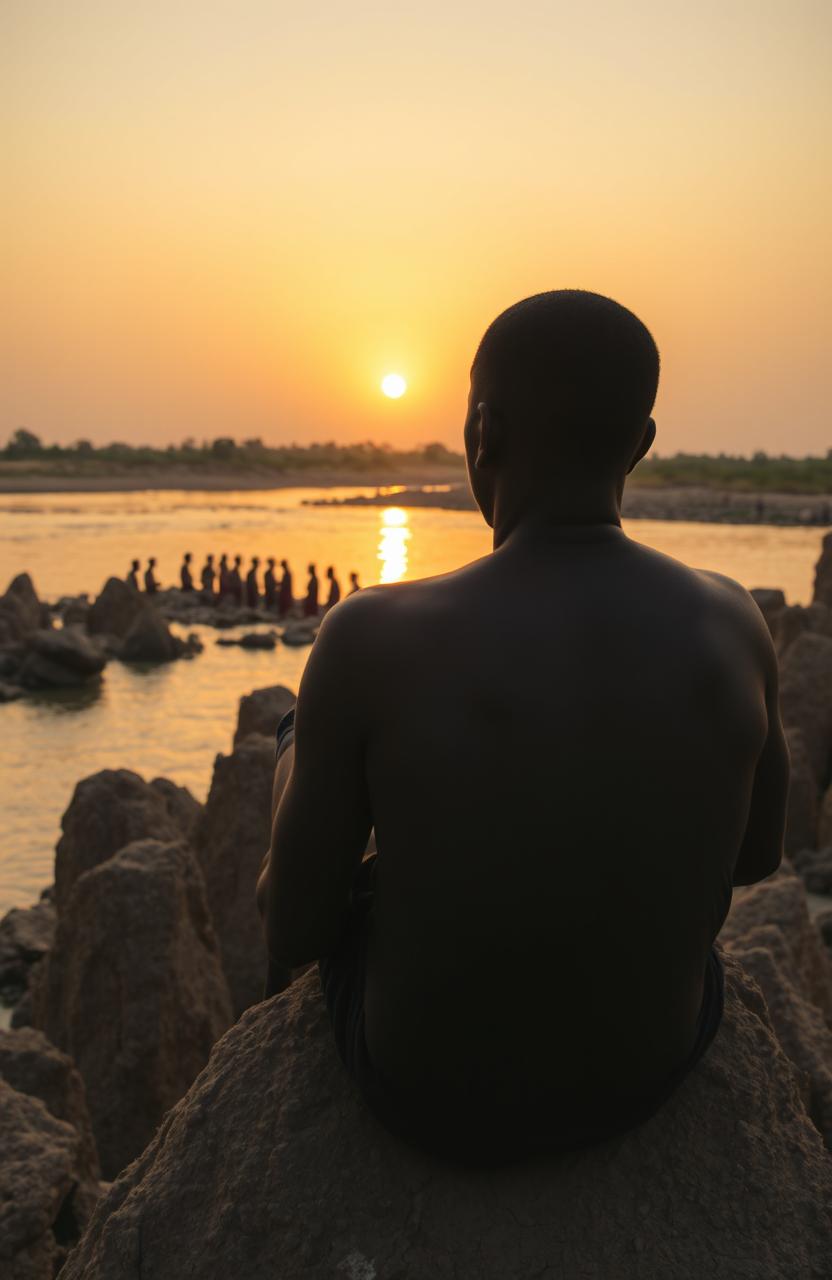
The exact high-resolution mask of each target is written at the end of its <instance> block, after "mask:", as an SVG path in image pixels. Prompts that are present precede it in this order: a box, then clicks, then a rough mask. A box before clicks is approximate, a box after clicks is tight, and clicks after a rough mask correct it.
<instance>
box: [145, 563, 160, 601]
mask: <svg viewBox="0 0 832 1280" xmlns="http://www.w3.org/2000/svg"><path fill="white" fill-rule="evenodd" d="M155 568H156V559H155V557H154V556H151V558H150V559H149V560H148V562H147V568H146V569H145V571H144V589H145V593H146V594H147V595H149V596H155V594H156V592H157V591H158V590H159V583H158V582H157V581H156V574H155V573H154V569H155Z"/></svg>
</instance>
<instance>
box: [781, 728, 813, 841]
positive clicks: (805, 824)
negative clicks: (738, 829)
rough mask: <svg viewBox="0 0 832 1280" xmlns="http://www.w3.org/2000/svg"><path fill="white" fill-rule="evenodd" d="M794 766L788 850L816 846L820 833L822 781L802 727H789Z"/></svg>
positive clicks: (789, 811)
mask: <svg viewBox="0 0 832 1280" xmlns="http://www.w3.org/2000/svg"><path fill="white" fill-rule="evenodd" d="M786 741H787V743H788V747H789V757H790V760H791V768H790V773H789V797H788V802H787V805H786V833H785V836H784V839H783V846H784V848H785V850H786V853H793V852H794V851H795V850H796V849H812V848H814V846H815V844H816V843H817V833H818V784H817V779H816V777H815V774H814V771H813V769H812V763H811V761H810V759H809V753H808V751H807V750H806V743H805V742H804V740H803V734H802V733H801V732H800V730H799V729H795V728H791V729H787V730H786Z"/></svg>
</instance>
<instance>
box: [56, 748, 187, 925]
mask: <svg viewBox="0 0 832 1280" xmlns="http://www.w3.org/2000/svg"><path fill="white" fill-rule="evenodd" d="M195 806H196V811H195ZM200 811H201V806H198V804H197V801H196V800H194V798H193V796H191V794H190V792H188V791H187V790H186V789H185V788H184V787H177V786H176V785H175V784H174V783H172V782H168V781H167V779H164V778H157V779H156V780H155V781H154V782H152V783H147V782H145V781H144V779H143V778H140V777H139V775H138V774H137V773H132V772H131V771H130V770H129V769H102V770H101V771H100V773H94V774H92V775H91V776H90V777H89V778H84V779H83V781H81V782H79V783H78V785H77V787H76V788H75V791H74V792H73V796H72V800H71V801H70V804H69V808H68V809H67V810H66V813H65V814H64V816H63V817H62V819H61V830H62V832H63V834H62V835H61V838H60V840H59V841H58V844H57V848H56V849H55V901H56V904H57V906H58V910H59V911H60V910H62V909H63V906H64V904H65V903H66V901H67V900H68V897H69V893H70V891H71V889H72V886H73V885H74V883H75V881H76V880H77V879H78V877H79V876H80V875H81V874H82V873H83V872H84V871H89V870H90V869H91V868H92V867H96V866H98V865H99V863H101V862H106V860H107V859H108V858H111V857H112V856H113V854H114V853H117V852H118V850H119V849H123V848H124V846H125V845H128V844H130V843H132V841H134V840H143V839H145V838H151V839H154V840H162V841H177V840H179V839H181V838H182V837H183V836H184V837H185V838H186V839H189V838H190V836H191V835H192V834H193V829H194V825H195V819H197V818H198V816H199V812H200Z"/></svg>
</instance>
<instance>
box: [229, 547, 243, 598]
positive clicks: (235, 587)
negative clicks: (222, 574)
mask: <svg viewBox="0 0 832 1280" xmlns="http://www.w3.org/2000/svg"><path fill="white" fill-rule="evenodd" d="M242 563H243V557H242V556H235V557H234V564H233V565H232V567H231V569H230V570H229V571H228V591H229V594H230V595H231V598H232V599H233V601H234V603H235V604H236V605H237V607H238V608H240V607H242V603H243V575H242V572H241V570H240V566H241V565H242Z"/></svg>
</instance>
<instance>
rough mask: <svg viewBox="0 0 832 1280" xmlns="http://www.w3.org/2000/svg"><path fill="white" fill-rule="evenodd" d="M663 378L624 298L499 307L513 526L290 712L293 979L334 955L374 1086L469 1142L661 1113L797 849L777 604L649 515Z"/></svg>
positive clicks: (285, 822)
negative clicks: (687, 552) (648, 486)
mask: <svg viewBox="0 0 832 1280" xmlns="http://www.w3.org/2000/svg"><path fill="white" fill-rule="evenodd" d="M658 376H659V355H658V351H657V349H656V345H655V343H654V341H653V338H652V337H651V335H650V333H649V332H648V330H647V329H646V328H645V326H644V325H643V324H642V322H641V321H640V320H638V319H637V318H636V316H634V315H633V314H632V312H630V311H627V310H626V309H625V308H624V307H621V306H619V305H618V304H617V303H615V302H613V301H611V300H610V299H609V298H604V297H601V296H599V295H597V294H592V293H584V292H581V291H577V290H560V291H556V292H551V293H544V294H539V295H537V296H535V297H533V298H527V299H525V300H524V301H523V302H520V303H518V304H516V305H515V306H513V307H510V308H509V309H508V310H507V311H506V312H504V313H503V314H502V315H500V316H499V317H498V318H497V319H496V320H495V321H494V323H493V324H492V325H491V326H490V327H489V329H488V330H487V331H486V333H485V336H484V337H483V339H482V342H481V343H480V346H479V348H478V350H477V353H476V356H475V359H474V363H473V366H472V369H471V387H470V395H469V400H468V407H467V413H466V419H465V426H464V431H463V441H464V448H465V455H466V459H467V465H468V473H469V478H470V483H471V487H472V490H473V493H474V497H475V499H476V502H477V505H478V506H479V508H480V511H481V512H482V514H483V516H484V518H485V520H486V522H487V523H488V525H489V526H490V527H491V528H492V530H493V547H494V549H493V552H492V553H491V554H489V555H486V556H484V557H483V558H482V559H480V560H477V561H475V562H474V563H473V564H470V565H466V566H465V567H464V568H462V569H459V570H456V571H455V572H451V573H446V574H443V575H442V576H440V577H436V578H429V579H426V580H423V581H415V582H402V583H397V584H391V585H388V586H381V587H372V588H369V589H365V590H363V591H361V592H359V593H357V594H355V595H354V596H351V597H350V598H349V599H348V600H346V601H345V602H344V603H343V604H342V605H341V607H340V608H338V609H334V610H333V611H332V613H331V614H329V615H328V616H327V617H326V618H325V620H324V622H323V625H322V627H321V629H320V633H319V635H318V638H317V640H316V641H315V644H314V646H313V648H312V652H311V654H310V656H309V660H308V664H307V666H306V669H305V671H304V674H303V679H302V681H301V686H300V692H299V696H298V702H297V708H296V717H286V718H284V721H283V722H282V724H281V728H280V730H279V743H278V760H277V767H276V770H275V780H274V801H275V817H274V825H273V829H272V842H271V850H270V854H269V858H268V862H267V865H266V867H265V869H264V871H263V874H262V876H261V880H260V882H259V885H258V891H259V900H260V902H261V905H262V906H263V908H264V910H265V922H266V935H267V941H268V950H269V956H270V986H271V987H274V988H276V987H277V986H279V985H280V982H281V981H282V980H283V978H282V974H284V973H285V971H286V970H287V969H290V968H293V967H296V966H298V965H301V964H305V963H308V962H309V961H312V960H319V961H320V975H321V983H322V988H323V992H324V996H325V999H326V1002H327V1006H328V1009H329V1012H330V1017H331V1020H332V1025H333V1032H334V1037H335V1041H336V1044H337V1046H338V1049H339V1051H340V1053H341V1056H342V1058H343V1061H344V1063H345V1064H346V1067H347V1069H348V1070H349V1071H350V1072H351V1074H352V1075H353V1077H354V1078H355V1080H356V1081H357V1084H358V1087H359V1089H360V1090H361V1092H362V1094H363V1096H364V1098H365V1100H366V1101H367V1103H368V1105H369V1106H370V1108H371V1109H372V1110H373V1111H374V1112H375V1113H376V1115H377V1116H378V1118H379V1119H380V1120H381V1122H382V1123H383V1124H385V1125H387V1126H388V1127H389V1128H390V1129H392V1130H393V1131H394V1132H396V1133H398V1134H400V1135H401V1136H402V1137H403V1138H405V1139H407V1140H409V1141H412V1142H414V1143H416V1144H418V1145H420V1146H424V1147H427V1148H429V1149H431V1150H433V1151H435V1152H437V1153H438V1154H440V1155H448V1156H451V1157H453V1158H454V1159H458V1160H463V1161H466V1162H476V1163H484V1164H491V1163H500V1162H503V1161H506V1160H511V1159H518V1158H525V1157H530V1156H534V1155H537V1154H542V1153H546V1152H553V1151H560V1150H565V1149H571V1148H576V1147H581V1146H586V1145H587V1144H590V1143H595V1142H601V1141H605V1140H607V1139H609V1138H611V1137H613V1136H614V1135H616V1134H619V1133H622V1132H624V1131H626V1130H628V1129H631V1128H633V1127H634V1126H636V1125H639V1124H641V1123H643V1122H644V1121H645V1120H646V1119H648V1118H649V1117H650V1116H652V1115H653V1114H654V1113H655V1112H656V1111H657V1110H658V1109H659V1108H660V1107H661V1106H662V1104H663V1103H664V1102H665V1101H666V1100H667V1099H668V1098H669V1097H670V1096H671V1095H672V1094H673V1093H674V1092H675V1090H676V1089H677V1088H678V1087H679V1085H680V1083H681V1082H682V1081H683V1080H684V1079H685V1077H686V1076H687V1075H688V1074H689V1073H690V1072H691V1071H692V1070H693V1069H694V1068H695V1067H696V1064H697V1063H698V1062H699V1060H700V1059H701V1057H702V1055H703V1054H704V1053H705V1052H706V1051H707V1049H708V1046H709V1045H710V1044H711V1042H712V1040H713V1038H714V1036H715V1035H716V1034H717V1031H718V1028H719V1024H720V1019H721V1016H722V991H723V973H722V966H721V962H720V959H719V955H718V953H717V952H716V951H715V949H714V940H715V938H716V936H717V934H718V932H719V930H720V928H721V925H722V923H723V921H724V919H725V917H726V915H727V912H728V908H729V906H730V903H731V894H732V886H733V885H744V884H752V883H754V882H755V881H758V880H761V879H763V878H764V877H766V876H769V875H771V874H772V873H773V872H774V871H775V870H776V869H777V867H778V866H779V864H780V860H781V857H782V847H783V831H784V825H785V812H786V795H787V789H788V753H787V749H786V744H785V740H784V735H783V728H782V724H781V721H780V713H779V709H778V673H777V662H776V658H775V653H774V649H773V645H772V641H771V637H770V635H769V632H768V629H767V627H766V625H765V622H764V621H763V618H762V616H761V614H760V611H759V609H758V608H757V606H756V605H755V604H754V602H753V600H752V599H751V598H750V596H749V595H748V593H747V592H746V591H745V590H744V589H743V588H742V587H740V586H739V585H738V584H737V583H736V582H733V581H732V580H731V579H729V578H726V577H724V576H722V575H721V574H717V573H711V572H704V571H700V570H696V569H691V568H688V567H687V566H686V565H684V564H681V563H680V562H679V561H677V560H674V559H672V558H670V557H669V556H665V555H661V554H659V553H658V552H656V551H653V550H652V549H650V548H649V547H646V546H643V545H641V544H639V543H638V542H635V541H632V540H631V539H630V538H629V537H628V536H627V535H626V534H625V533H624V531H623V529H622V527H621V500H622V495H623V491H624V484H625V479H626V477H627V475H628V474H629V473H630V472H631V471H632V470H633V468H634V467H635V466H637V464H638V463H639V461H640V460H641V459H642V458H643V457H644V455H645V454H646V453H647V451H648V449H649V448H650V447H651V445H652V443H653V440H654V437H655V431H656V428H655V423H654V421H653V419H652V417H651V416H650V414H651V410H652V406H653V402H654V399H655V395H656V389H657V384H658ZM530 596H533V597H534V598H535V600H536V608H535V609H534V611H533V612H531V613H530V611H529V609H528V600H529V598H530ZM495 600H499V601H500V602H501V611H500V618H497V619H496V620H495V614H494V601H495ZM500 619H503V621H502V622H501V621H500ZM601 800H602V801H603V803H600V802H599V801H601ZM372 830H374V831H375V839H376V845H377V849H378V853H377V855H376V856H375V857H372V856H371V857H370V858H368V859H366V860H364V861H362V860H363V859H364V853H365V850H366V848H367V843H368V840H369V837H370V833H371V831H372Z"/></svg>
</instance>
